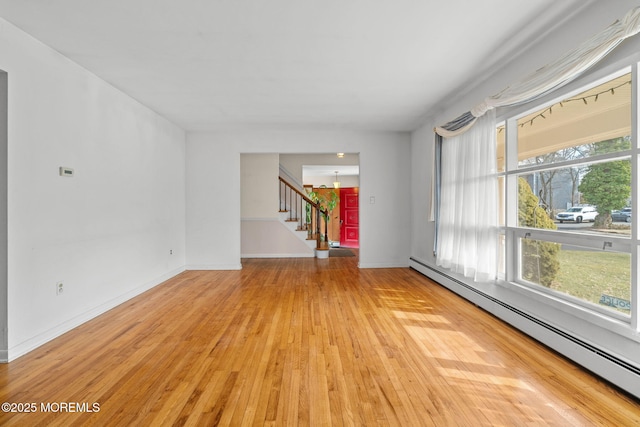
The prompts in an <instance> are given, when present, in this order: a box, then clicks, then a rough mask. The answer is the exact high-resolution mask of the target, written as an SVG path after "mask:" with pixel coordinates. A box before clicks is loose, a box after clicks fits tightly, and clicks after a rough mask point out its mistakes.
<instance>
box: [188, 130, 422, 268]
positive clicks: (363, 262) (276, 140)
mask: <svg viewBox="0 0 640 427" xmlns="http://www.w3.org/2000/svg"><path fill="white" fill-rule="evenodd" d="M320 150H322V151H325V152H327V153H336V152H348V153H359V154H360V197H361V206H360V236H361V239H360V266H361V267H398V266H407V265H408V259H409V248H410V231H409V219H410V215H409V212H410V199H409V197H410V195H409V191H408V190H409V184H410V175H409V168H410V137H409V134H405V133H373V132H371V133H370V132H362V133H358V132H338V131H336V132H320V131H318V132H314V131H227V132H210V133H194V134H189V135H188V138H187V248H188V251H187V265H188V267H189V268H194V267H198V268H210V269H225V268H241V263H240V252H241V250H240V234H241V233H240V228H241V225H240V154H241V153H274V152H277V153H318V152H319V151H320ZM370 196H375V198H376V203H375V204H370V203H369V199H370ZM220 200H224V201H225V202H224V203H225V206H226V208H225V209H219V206H218V204H217V202H218V201H220Z"/></svg>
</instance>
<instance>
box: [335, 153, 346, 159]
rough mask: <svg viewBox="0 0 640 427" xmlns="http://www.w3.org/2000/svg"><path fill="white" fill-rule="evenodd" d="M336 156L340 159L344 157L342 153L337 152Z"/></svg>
mask: <svg viewBox="0 0 640 427" xmlns="http://www.w3.org/2000/svg"><path fill="white" fill-rule="evenodd" d="M336 156H338V157H339V158H340V159H341V158H343V157H344V153H338V154H336Z"/></svg>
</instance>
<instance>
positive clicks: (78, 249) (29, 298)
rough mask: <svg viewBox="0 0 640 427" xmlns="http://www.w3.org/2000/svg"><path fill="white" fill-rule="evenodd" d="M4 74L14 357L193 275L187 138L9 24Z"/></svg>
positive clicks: (4, 28) (1, 61) (0, 26)
mask: <svg viewBox="0 0 640 427" xmlns="http://www.w3.org/2000/svg"><path fill="white" fill-rule="evenodd" d="M0 69H2V70H5V71H7V73H8V82H9V89H8V92H9V96H8V111H9V134H8V145H9V148H8V174H9V180H8V230H9V231H8V234H9V235H8V264H9V269H8V329H9V331H8V358H9V359H13V358H15V357H17V356H19V355H21V354H23V353H25V352H27V351H29V350H30V349H32V348H35V347H36V346H38V345H40V344H42V343H43V342H45V341H47V340H49V339H51V338H53V337H55V336H56V335H58V334H60V333H63V332H65V331H67V330H69V329H71V328H73V327H75V326H76V325H78V324H80V323H82V322H83V321H85V320H87V319H89V318H91V317H93V316H95V315H97V314H99V313H100V312H102V311H104V310H107V309H109V308H111V307H113V306H115V305H117V304H118V303H120V302H122V301H124V300H126V299H128V298H130V297H131V296H133V295H135V294H137V293H140V292H142V291H144V290H146V289H148V288H149V287H151V286H154V285H156V284H158V283H160V282H161V281H163V280H165V279H167V278H169V277H171V276H173V275H175V274H177V273H179V272H180V271H182V270H183V269H184V265H185V239H184V236H185V226H184V224H185V211H184V207H185V134H184V132H183V131H182V130H181V129H179V128H178V127H176V126H175V125H173V124H171V123H169V122H168V121H166V120H165V119H163V118H161V117H160V116H158V115H157V114H156V113H154V112H152V111H151V110H149V109H148V108H146V107H144V106H142V105H140V104H139V103H138V102H136V101H134V100H133V99H131V98H130V97H128V96H126V95H124V94H122V93H121V92H119V91H118V90H116V89H115V88H113V87H112V86H110V85H108V84H106V83H105V82H104V81H102V80H100V79H98V78H97V77H95V76H94V75H92V74H90V73H88V72H87V71H86V70H84V69H83V68H81V67H79V66H77V65H75V64H74V63H72V62H71V61H69V60H68V59H66V58H65V57H63V56H61V55H60V54H58V53H57V52H55V51H53V50H52V49H49V48H48V47H46V46H44V45H42V44H41V43H40V42H38V41H36V40H35V39H33V38H32V37H31V36H29V35H27V34H25V33H24V32H22V31H20V30H18V29H17V28H15V27H14V26H12V25H11V24H9V23H7V22H6V21H3V20H0ZM60 166H67V167H71V168H74V169H75V177H73V178H69V177H61V176H59V175H58V168H59V167H60ZM170 251H172V252H173V253H172V254H170ZM57 282H63V284H64V293H63V294H62V295H60V296H56V283H57Z"/></svg>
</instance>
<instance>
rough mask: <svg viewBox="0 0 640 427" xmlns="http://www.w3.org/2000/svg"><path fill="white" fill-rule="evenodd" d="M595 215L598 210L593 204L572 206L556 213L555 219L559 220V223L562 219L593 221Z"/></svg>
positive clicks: (578, 221)
mask: <svg viewBox="0 0 640 427" xmlns="http://www.w3.org/2000/svg"><path fill="white" fill-rule="evenodd" d="M597 216H598V211H597V210H596V208H595V207H593V206H574V207H572V208H569V209H567V210H566V211H565V212H560V213H559V214H557V215H556V219H557V220H558V221H560V223H562V222H564V221H575V222H577V223H580V222H582V221H595V220H596V217H597Z"/></svg>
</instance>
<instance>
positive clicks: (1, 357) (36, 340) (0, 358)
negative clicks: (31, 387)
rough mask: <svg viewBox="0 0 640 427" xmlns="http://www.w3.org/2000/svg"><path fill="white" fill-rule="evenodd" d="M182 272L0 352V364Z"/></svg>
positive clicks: (149, 284) (133, 291)
mask: <svg viewBox="0 0 640 427" xmlns="http://www.w3.org/2000/svg"><path fill="white" fill-rule="evenodd" d="M183 271H185V268H184V267H179V268H177V269H175V270H172V271H169V272H167V273H165V274H163V275H162V276H160V277H157V278H156V279H154V280H152V281H149V282H147V283H145V284H143V285H142V286H139V287H137V288H135V289H133V290H131V291H129V292H126V293H124V294H122V295H120V296H119V297H117V298H114V299H112V300H110V301H107V302H105V303H104V304H101V305H99V306H97V307H95V308H93V309H91V310H88V311H86V312H84V313H82V314H80V315H78V316H75V317H73V318H72V319H69V320H67V321H65V322H63V323H61V324H59V325H57V326H55V327H53V328H51V329H49V330H47V331H45V332H43V333H41V334H38V335H36V336H35V337H33V338H30V339H28V340H26V341H24V342H22V343H20V344H18V345H17V346H14V347H12V348H10V349H9V350H8V351H7V352H0V362H2V363H7V362H11V361H12V360H15V359H17V358H18V357H20V356H23V355H25V354H27V353H29V352H30V351H32V350H35V349H36V348H38V347H40V346H41V345H43V344H45V343H47V342H49V341H51V340H52V339H54V338H57V337H59V336H60V335H62V334H64V333H66V332H69V331H70V330H72V329H74V328H77V327H78V326H80V325H82V324H83V323H85V322H88V321H89V320H91V319H94V318H96V317H98V316H99V315H101V314H103V313H105V312H107V311H109V310H111V309H112V308H114V307H117V306H118V305H120V304H122V303H124V302H126V301H128V300H130V299H131V298H134V297H136V296H138V295H140V294H141V293H143V292H146V291H148V290H149V289H151V288H154V287H155V286H158V285H159V284H161V283H163V282H165V281H167V280H169V279H171V278H172V277H175V276H177V275H178V274H180V273H182V272H183ZM3 353H4V354H3Z"/></svg>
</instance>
